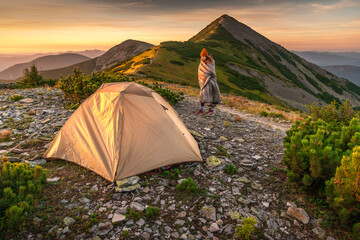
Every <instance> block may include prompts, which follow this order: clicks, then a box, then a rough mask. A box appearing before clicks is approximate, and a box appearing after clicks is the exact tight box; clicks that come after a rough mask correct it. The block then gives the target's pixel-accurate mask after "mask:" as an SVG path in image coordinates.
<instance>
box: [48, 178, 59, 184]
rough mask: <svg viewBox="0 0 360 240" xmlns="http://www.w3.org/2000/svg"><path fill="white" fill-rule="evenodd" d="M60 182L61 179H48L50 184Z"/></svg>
mask: <svg viewBox="0 0 360 240" xmlns="http://www.w3.org/2000/svg"><path fill="white" fill-rule="evenodd" d="M59 180H60V178H59V177H53V178H47V179H46V181H47V182H49V183H54V182H58V181H59Z"/></svg>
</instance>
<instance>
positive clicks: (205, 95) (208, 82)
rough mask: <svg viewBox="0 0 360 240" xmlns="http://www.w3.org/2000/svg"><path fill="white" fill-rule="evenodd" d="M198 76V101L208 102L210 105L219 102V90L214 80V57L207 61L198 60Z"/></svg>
mask: <svg viewBox="0 0 360 240" xmlns="http://www.w3.org/2000/svg"><path fill="white" fill-rule="evenodd" d="M198 78H199V86H200V102H201V103H210V104H211V105H215V104H219V103H221V96H220V90H219V86H218V84H217V81H216V73H215V61H214V59H211V61H210V62H208V63H205V61H203V60H200V64H199V68H198Z"/></svg>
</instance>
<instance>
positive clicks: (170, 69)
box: [113, 40, 283, 105]
mask: <svg viewBox="0 0 360 240" xmlns="http://www.w3.org/2000/svg"><path fill="white" fill-rule="evenodd" d="M204 47H206V48H207V49H209V51H211V53H212V56H213V57H214V59H216V71H217V78H218V83H219V86H220V89H221V91H222V92H225V93H232V94H236V95H241V96H246V97H248V98H250V99H254V100H259V101H263V102H267V103H272V104H277V105H283V104H282V103H281V102H280V101H278V100H277V99H275V98H273V97H271V96H269V95H268V94H266V92H265V91H264V89H263V88H262V85H261V83H259V82H258V80H256V79H249V78H246V77H245V76H242V77H243V78H244V79H243V80H242V82H241V81H240V78H237V77H238V76H236V75H239V74H238V73H236V75H235V76H234V74H231V73H230V74H229V71H231V69H230V68H229V67H228V66H227V65H226V64H224V63H225V62H233V63H234V64H236V63H238V62H241V63H243V64H249V63H248V62H247V58H246V57H245V56H244V55H243V54H240V52H238V53H236V52H235V53H234V51H232V46H231V44H230V43H227V42H220V41H216V40H214V41H208V42H203V43H193V42H164V43H162V44H161V45H160V46H159V48H158V53H157V55H156V57H155V58H153V60H152V64H148V65H146V64H145V65H143V66H142V68H141V69H140V71H139V72H138V73H141V74H145V75H146V76H148V77H152V78H154V79H157V80H161V81H165V82H176V83H180V84H182V85H190V86H194V87H198V80H197V68H198V65H199V56H198V55H199V52H201V50H202V48H204ZM142 55H143V54H141V55H139V57H138V58H137V60H140V59H143V58H144V57H145V56H146V53H144V55H145V56H142ZM130 63H131V64H130ZM134 64H136V59H135V58H133V59H130V60H128V61H127V62H124V63H122V64H121V65H120V67H115V68H113V71H114V72H122V73H124V72H125V73H126V72H127V71H128V69H127V68H124V67H125V66H126V65H128V67H130V66H131V67H132V66H134ZM122 68H124V69H122ZM232 72H233V71H232ZM235 78H236V79H237V80H235V81H234V79H235ZM229 80H231V81H229ZM254 83H255V84H254ZM252 85H255V87H253V88H252V89H248V88H249V87H250V88H251V86H252ZM256 87H257V88H259V90H257V89H256Z"/></svg>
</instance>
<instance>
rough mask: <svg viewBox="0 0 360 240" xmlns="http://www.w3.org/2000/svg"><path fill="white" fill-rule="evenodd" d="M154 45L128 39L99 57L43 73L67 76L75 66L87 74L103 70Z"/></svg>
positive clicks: (51, 76)
mask: <svg viewBox="0 0 360 240" xmlns="http://www.w3.org/2000/svg"><path fill="white" fill-rule="evenodd" d="M153 46H154V45H152V44H150V43H146V42H143V41H137V40H132V39H128V40H125V41H123V42H122V43H120V44H118V45H115V46H114V47H112V48H110V49H109V50H108V51H106V52H105V53H104V54H102V55H100V56H99V57H96V58H93V59H90V60H88V61H84V62H80V63H76V64H73V65H70V66H67V67H64V68H59V69H52V70H49V71H42V72H41V73H42V74H43V76H44V77H46V78H59V76H60V75H63V76H67V75H69V74H71V73H72V71H73V69H74V68H75V67H79V68H80V70H81V71H82V72H84V73H85V74H90V73H92V72H98V71H102V70H104V69H106V68H109V67H111V66H113V65H115V64H117V63H119V62H121V61H124V60H125V59H128V58H131V57H134V56H135V55H137V54H139V53H142V52H143V51H145V50H147V49H149V48H151V47H153Z"/></svg>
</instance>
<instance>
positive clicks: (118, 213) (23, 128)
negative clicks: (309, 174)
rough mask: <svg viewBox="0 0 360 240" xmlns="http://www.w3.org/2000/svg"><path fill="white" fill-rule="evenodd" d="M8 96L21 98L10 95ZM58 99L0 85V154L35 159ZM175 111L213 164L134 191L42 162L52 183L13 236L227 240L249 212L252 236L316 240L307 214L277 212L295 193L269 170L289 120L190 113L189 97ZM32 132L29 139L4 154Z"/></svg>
mask: <svg viewBox="0 0 360 240" xmlns="http://www.w3.org/2000/svg"><path fill="white" fill-rule="evenodd" d="M15 93H16V94H19V95H23V96H24V97H25V100H24V99H23V100H22V102H21V101H20V102H12V101H10V100H9V97H10V96H11V95H14V94H15ZM63 104H64V101H63V99H62V94H61V93H60V92H59V91H58V90H56V89H51V90H50V91H48V90H46V89H44V88H42V89H32V90H16V91H9V90H8V91H0V130H1V129H4V128H8V129H12V132H13V136H12V139H11V140H10V141H8V142H2V143H0V155H1V154H7V156H11V157H12V158H13V160H14V161H16V160H19V161H20V160H24V159H25V160H31V159H38V158H39V155H40V156H41V153H43V152H44V151H45V149H46V147H47V146H48V144H49V142H50V140H51V139H52V138H53V137H54V136H55V134H56V132H57V131H58V130H59V129H60V128H61V126H62V125H63V124H64V123H65V121H66V120H67V119H68V117H69V116H70V115H71V111H68V110H64V108H63ZM175 108H176V110H177V111H178V113H179V115H180V117H181V118H182V119H183V121H184V122H185V124H186V125H187V126H188V128H189V130H191V131H192V133H193V134H194V135H195V138H196V139H197V141H198V143H199V147H200V149H201V153H202V156H203V158H204V160H206V159H207V158H208V157H210V156H215V157H216V159H218V160H220V161H221V165H219V166H215V167H210V166H209V165H208V164H207V163H188V164H181V165H179V166H173V167H172V169H170V170H169V171H167V172H165V173H161V174H142V175H140V176H139V177H140V180H139V183H140V185H141V188H140V189H138V190H136V191H133V192H129V193H114V192H113V188H112V184H110V183H109V182H107V181H105V180H104V179H102V178H101V177H99V176H97V175H96V174H94V173H92V172H90V171H87V170H85V169H83V168H81V167H79V166H76V165H74V164H71V163H67V162H65V161H60V160H59V161H48V162H47V163H46V164H44V165H43V166H44V167H45V168H47V169H48V175H49V177H51V178H54V179H52V181H54V182H55V183H49V185H48V186H47V187H46V189H45V193H44V197H43V200H42V202H41V204H39V205H37V211H36V213H34V214H33V216H31V217H32V218H33V221H30V222H29V223H28V224H27V226H26V229H25V230H24V231H23V232H22V233H21V236H22V238H23V239H41V238H43V239H49V238H58V239H179V238H180V239H232V238H233V236H234V233H235V231H236V226H237V225H238V224H240V223H241V217H250V216H253V217H255V219H256V221H257V224H256V229H257V231H256V232H255V233H254V234H253V237H252V238H253V239H317V236H316V234H315V233H317V234H318V235H321V234H324V233H323V232H322V231H321V229H320V228H319V226H318V221H316V220H315V219H313V217H312V216H310V222H309V223H308V224H304V223H302V222H301V220H303V219H304V218H306V216H299V217H298V220H296V219H295V218H293V217H291V216H289V215H288V214H287V211H288V209H289V206H293V205H295V204H294V203H292V202H291V201H295V200H296V199H295V200H293V199H292V197H291V193H290V192H289V190H288V189H287V187H286V185H285V184H284V181H285V179H286V178H285V176H284V174H283V173H281V172H277V171H276V168H278V167H279V166H280V167H282V166H281V158H282V151H283V146H282V139H283V137H284V131H285V130H286V129H287V128H288V127H289V124H286V123H285V124H281V123H271V122H269V121H268V119H266V118H261V117H258V116H251V115H248V114H244V113H241V112H234V110H233V109H228V108H226V107H220V108H219V110H218V111H216V112H215V114H214V115H212V116H207V115H201V116H197V115H194V112H196V111H197V108H198V103H197V100H194V99H193V98H190V97H186V98H185V99H184V100H183V101H181V102H180V103H178V104H177V105H176V106H175ZM237 115H238V116H239V115H240V116H241V120H240V119H239V118H236V116H237ZM265 123H266V124H265ZM269 124H270V125H269ZM40 129H42V130H41V132H39V134H35V135H34V137H33V139H32V140H31V141H30V142H29V141H28V142H26V143H24V144H23V145H20V147H19V148H17V149H15V150H13V151H12V152H10V153H8V151H9V150H10V149H11V148H13V147H14V146H15V145H16V144H17V143H18V142H20V141H22V140H24V139H26V138H27V137H28V136H30V135H32V134H34V133H36V132H37V131H39V130H40ZM230 164H231V165H233V166H234V167H235V168H238V170H237V171H236V172H235V173H234V174H229V173H226V172H225V171H224V168H225V167H227V168H229V167H228V166H229V165H230ZM56 177H58V178H59V179H57V178H56ZM188 177H191V178H192V179H193V180H194V182H195V183H196V186H197V190H196V192H195V193H194V194H191V193H186V192H184V191H179V190H178V189H177V188H176V186H177V185H178V184H179V182H181V181H183V179H186V178H188ZM297 204H301V203H298V202H297ZM148 206H152V207H158V208H159V215H158V216H155V217H154V218H149V217H146V216H145V215H144V214H143V212H144V210H145V209H146V208H147V207H148ZM299 207H300V206H299ZM128 208H131V209H134V210H136V211H138V212H140V213H141V214H140V215H139V218H136V217H134V216H130V217H129V218H127V219H125V217H124V215H126V213H127V212H128V211H129V210H127V209H128ZM301 217H303V218H301ZM305 220H306V219H305Z"/></svg>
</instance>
